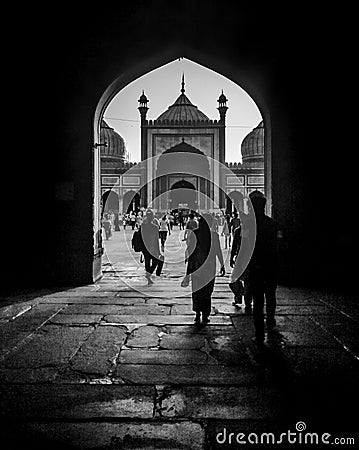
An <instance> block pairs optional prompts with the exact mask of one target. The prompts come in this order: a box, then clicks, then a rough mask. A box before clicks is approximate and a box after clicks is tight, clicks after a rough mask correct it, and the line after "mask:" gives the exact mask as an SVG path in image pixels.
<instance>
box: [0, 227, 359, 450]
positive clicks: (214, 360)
mask: <svg viewBox="0 0 359 450" xmlns="http://www.w3.org/2000/svg"><path fill="white" fill-rule="evenodd" d="M131 237H132V230H131V229H130V228H128V229H127V230H126V231H125V232H124V231H123V229H121V231H118V232H114V234H113V236H112V237H111V239H110V240H108V241H105V247H106V253H105V255H104V258H103V263H104V266H103V268H104V276H103V278H102V279H101V280H100V281H99V282H97V283H96V284H92V285H88V286H81V287H78V288H73V289H66V290H65V289H61V288H58V289H56V290H52V291H49V290H42V291H39V292H37V293H32V294H31V295H30V294H29V295H25V294H24V295H22V296H18V297H16V298H15V297H13V298H3V299H2V305H3V306H2V307H1V308H0V336H1V337H0V339H1V347H0V383H1V388H0V389H1V396H0V405H1V408H0V411H1V412H0V414H1V417H2V437H1V441H0V442H1V443H2V444H3V443H5V442H6V443H8V446H5V447H3V446H2V448H25V447H24V445H25V444H26V446H30V444H31V443H35V444H36V446H37V448H41V449H42V448H59V449H67V448H95V449H113V448H118V449H120V448H121V449H130V448H131V449H137V448H138V449H139V448H141V449H144V448H146V449H150V448H156V449H159V448H161V449H214V448H237V447H241V448H255V446H254V445H253V442H251V441H250V440H252V441H253V440H254V441H255V439H256V436H257V439H259V440H260V439H261V435H262V433H273V434H274V437H275V439H279V437H280V434H281V433H286V432H287V430H291V431H292V432H296V431H298V430H297V429H296V426H297V427H299V425H297V424H298V423H299V422H303V423H304V424H305V425H304V426H305V428H306V431H308V432H312V433H318V434H319V435H321V434H322V433H325V432H326V433H330V434H331V437H330V439H334V438H335V437H338V436H340V437H342V436H344V437H353V436H354V435H355V432H356V431H357V423H356V415H355V413H353V412H351V409H353V408H354V410H353V411H355V408H356V407H357V404H358V387H357V382H358V379H359V343H358V320H359V308H358V304H357V299H355V298H351V297H347V296H341V295H338V294H331V293H328V292H319V291H312V290H308V289H299V288H289V287H283V286H280V287H279V288H278V296H277V297H278V307H277V317H276V318H277V326H276V329H275V331H274V332H272V333H270V334H267V335H266V341H265V345H264V347H263V348H261V349H259V348H258V347H257V346H256V345H255V344H254V343H253V342H252V341H251V338H252V337H253V334H254V328H253V317H252V316H251V315H246V314H245V313H244V310H243V308H242V307H236V306H233V305H232V297H233V295H232V294H231V291H230V290H229V287H228V282H229V273H230V268H229V266H228V260H227V263H226V268H227V274H226V276H225V277H217V278H216V284H215V290H214V295H213V301H212V315H211V317H210V323H209V324H208V325H206V326H196V325H194V322H193V318H194V317H193V312H192V306H191V295H190V287H188V288H182V287H181V286H180V282H181V279H182V276H183V274H184V271H185V264H184V261H183V255H184V243H183V241H182V237H183V232H182V231H181V232H180V231H179V230H177V229H175V230H174V233H173V234H172V235H171V236H170V237H169V239H168V241H167V243H166V250H165V265H164V268H163V274H162V276H161V277H157V278H156V277H154V284H153V285H151V286H148V285H147V284H146V281H145V278H144V266H143V264H142V263H140V261H139V260H140V255H139V254H138V253H134V252H133V251H132V250H131V246H130V241H131ZM221 239H222V244H223V238H222V237H221ZM223 251H224V253H225V257H226V256H227V252H228V250H225V249H224V250H223ZM301 426H303V425H301ZM230 433H234V434H233V435H232V438H231V441H230V440H229V434H230ZM240 433H242V434H240ZM251 433H252V434H251ZM250 434H251V437H250ZM238 435H239V436H240V439H241V440H242V441H245V442H246V444H244V443H241V444H239V443H238V442H236V441H235V439H236V437H237V436H238ZM356 439H358V436H357V435H356ZM259 442H260V441H259ZM11 445H13V446H12V447H11ZM21 445H22V446H21ZM278 446H279V445H278ZM288 447H289V446H288V445H287V446H283V448H288ZM34 448H35V447H34ZM273 448H276V447H275V446H274V447H273ZM316 448H318V446H316Z"/></svg>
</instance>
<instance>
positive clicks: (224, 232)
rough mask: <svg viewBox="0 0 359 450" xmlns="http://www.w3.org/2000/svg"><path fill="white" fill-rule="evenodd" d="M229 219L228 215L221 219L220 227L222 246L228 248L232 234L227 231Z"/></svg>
mask: <svg viewBox="0 0 359 450" xmlns="http://www.w3.org/2000/svg"><path fill="white" fill-rule="evenodd" d="M229 219H230V216H229V215H227V216H226V217H225V218H224V219H223V227H222V233H221V234H222V236H224V248H229V247H230V246H231V240H232V239H231V238H232V235H231V233H230V231H229Z"/></svg>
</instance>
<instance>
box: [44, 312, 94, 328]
mask: <svg viewBox="0 0 359 450" xmlns="http://www.w3.org/2000/svg"><path fill="white" fill-rule="evenodd" d="M102 317H103V315H100V314H56V316H54V317H52V318H51V319H50V320H49V323H51V324H54V325H71V326H73V325H75V326H76V325H96V324H99V323H100V322H101V319H102Z"/></svg>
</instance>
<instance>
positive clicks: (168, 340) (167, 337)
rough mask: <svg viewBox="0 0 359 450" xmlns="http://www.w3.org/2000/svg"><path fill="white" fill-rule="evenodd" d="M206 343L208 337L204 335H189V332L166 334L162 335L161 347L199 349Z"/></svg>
mask: <svg viewBox="0 0 359 450" xmlns="http://www.w3.org/2000/svg"><path fill="white" fill-rule="evenodd" d="M205 344H206V338H205V336H203V335H199V334H197V335H196V334H195V335H192V336H188V335H187V334H184V335H181V334H176V335H172V334H164V335H163V336H162V337H161V342H160V348H164V349H169V350H175V349H188V350H190V349H192V350H193V349H199V348H201V347H204V346H205Z"/></svg>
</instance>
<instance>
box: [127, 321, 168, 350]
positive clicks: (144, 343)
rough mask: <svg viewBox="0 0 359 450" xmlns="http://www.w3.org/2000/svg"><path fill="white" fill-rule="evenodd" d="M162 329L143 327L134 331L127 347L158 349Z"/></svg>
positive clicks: (150, 326)
mask: <svg viewBox="0 0 359 450" xmlns="http://www.w3.org/2000/svg"><path fill="white" fill-rule="evenodd" d="M161 332H162V329H161V327H156V326H153V325H143V326H140V327H139V328H136V329H135V330H133V331H132V332H131V334H130V336H129V337H128V339H127V342H126V346H127V347H130V348H131V347H136V348H149V347H157V346H158V345H159V342H160V333H161Z"/></svg>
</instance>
